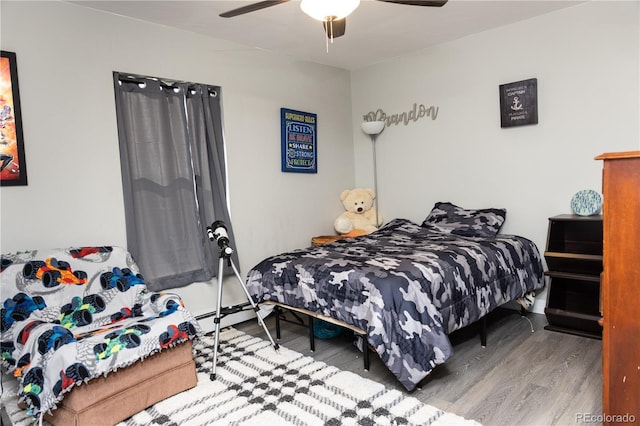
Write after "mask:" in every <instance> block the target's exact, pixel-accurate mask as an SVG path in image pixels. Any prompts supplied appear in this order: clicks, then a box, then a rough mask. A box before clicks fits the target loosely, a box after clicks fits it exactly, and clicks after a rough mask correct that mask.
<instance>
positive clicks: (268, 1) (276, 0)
mask: <svg viewBox="0 0 640 426" xmlns="http://www.w3.org/2000/svg"><path fill="white" fill-rule="evenodd" d="M288 1H289V0H265V1H259V2H257V3H252V4H250V5H247V6H242V7H239V8H237V9H233V10H230V11H228V12H224V13H221V14H220V15H219V16H220V17H221V18H233V17H234V16H238V15H244V14H245V13H249V12H255V11H256V10H260V9H265V8H267V7H271V6H275V5H278V4H280V3H286V2H288Z"/></svg>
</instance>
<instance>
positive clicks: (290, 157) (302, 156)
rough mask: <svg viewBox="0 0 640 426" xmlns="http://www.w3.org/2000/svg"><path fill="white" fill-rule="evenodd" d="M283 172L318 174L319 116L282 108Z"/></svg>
mask: <svg viewBox="0 0 640 426" xmlns="http://www.w3.org/2000/svg"><path fill="white" fill-rule="evenodd" d="M280 127H281V132H280V133H281V150H282V171H283V172H295V173H317V172H318V131H317V129H318V116H317V115H316V114H312V113H310V112H302V111H296V110H293V109H288V108H280Z"/></svg>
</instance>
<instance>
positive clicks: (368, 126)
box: [362, 121, 385, 228]
mask: <svg viewBox="0 0 640 426" xmlns="http://www.w3.org/2000/svg"><path fill="white" fill-rule="evenodd" d="M384 125H385V122H384V121H365V122H364V123H362V131H363V132H365V133H366V134H368V135H369V137H370V138H371V144H372V145H373V191H374V192H375V193H376V198H375V199H374V201H375V203H376V228H377V227H378V226H379V222H378V198H379V197H378V167H377V166H376V139H377V138H378V135H379V134H380V133H381V132H382V131H383V130H384Z"/></svg>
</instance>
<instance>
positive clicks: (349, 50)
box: [72, 0, 584, 70]
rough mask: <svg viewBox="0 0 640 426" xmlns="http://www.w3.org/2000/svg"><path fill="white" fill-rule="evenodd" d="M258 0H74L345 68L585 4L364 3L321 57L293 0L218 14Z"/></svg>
mask: <svg viewBox="0 0 640 426" xmlns="http://www.w3.org/2000/svg"><path fill="white" fill-rule="evenodd" d="M256 2H257V0H256V1H254V0H245V1H238V0H196V1H185V0H174V1H169V0H161V1H152V0H142V1H137V0H128V1H117V0H110V1H97V0H96V1H94V0H90V1H72V3H75V4H80V5H82V6H85V7H89V8H94V9H100V10H103V11H107V12H111V13H114V14H118V15H123V16H128V17H131V18H136V19H140V20H143V21H148V22H155V23H158V24H163V25H167V26H170V27H174V28H179V29H182V30H187V31H192V32H196V33H200V34H206V35H210V36H212V37H215V38H220V39H225V40H230V41H234V42H238V43H242V44H244V45H248V46H252V47H255V48H259V49H265V50H270V51H275V52H280V53H284V54H286V55H290V56H293V57H297V58H299V59H302V60H308V61H312V62H317V63H321V64H326V65H331V66H335V67H340V68H345V69H349V70H353V69H356V68H360V67H363V66H367V65H371V64H374V63H376V62H380V61H383V60H388V59H390V58H393V57H396V56H400V55H403V54H405V53H408V52H412V51H416V50H420V49H424V48H427V47H430V46H433V45H435V44H438V43H443V42H446V41H451V40H455V39H458V38H461V37H464V36H467V35H469V34H474V33H478V32H481V31H485V30H488V29H491V28H495V27H499V26H503V25H508V24H510V23H513V22H517V21H521V20H525V19H528V18H531V17H534V16H537V15H542V14H545V13H549V12H552V11H554V10H558V9H562V8H566V7H570V6H575V5H577V4H579V3H584V1H579V0H550V1H547V0H498V1H485V0H449V2H448V3H447V4H445V5H444V6H443V7H441V8H437V7H416V6H406V5H398V4H391V3H384V2H380V1H376V0H362V1H361V3H360V6H359V7H358V8H357V9H356V10H355V11H354V12H353V13H352V14H351V15H349V17H348V18H347V29H346V33H345V35H344V36H342V37H339V38H336V39H335V40H334V42H333V44H329V45H328V52H327V44H326V37H325V34H324V30H323V29H322V24H321V23H320V22H318V21H315V20H313V19H312V18H310V17H309V16H307V15H305V14H304V13H303V12H302V11H301V10H300V2H299V0H291V1H289V2H288V3H283V4H279V5H276V6H272V7H269V8H266V9H262V10H259V11H256V12H251V13H249V14H245V15H241V16H236V17H234V18H220V17H219V16H218V14H220V13H222V12H226V11H228V10H231V9H235V8H237V7H241V6H244V5H247V4H251V3H256ZM541 31H544V29H541Z"/></svg>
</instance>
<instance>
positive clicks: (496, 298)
mask: <svg viewBox="0 0 640 426" xmlns="http://www.w3.org/2000/svg"><path fill="white" fill-rule="evenodd" d="M543 286H544V281H543V268H542V263H541V258H540V253H539V252H538V249H537V247H536V246H535V244H534V243H533V242H531V241H529V240H528V239H525V238H522V237H519V236H513V235H501V234H499V235H498V236H496V237H494V238H479V237H461V236H456V235H452V234H443V233H438V232H433V231H430V230H427V229H425V228H423V227H421V226H419V225H417V224H414V223H412V222H410V221H408V220H405V219H395V220H393V221H391V222H389V223H388V224H387V225H385V226H384V227H383V228H381V229H380V230H379V231H376V232H374V233H372V234H369V235H365V236H361V237H357V238H350V239H345V240H341V241H337V242H334V243H331V244H326V245H322V246H319V247H310V248H306V249H301V250H296V251H293V252H290V253H284V254H280V255H276V256H272V257H269V258H267V259H265V260H263V261H262V262H260V263H259V264H258V265H256V266H255V267H254V268H253V269H252V270H251V271H250V272H249V275H248V279H247V288H248V290H249V292H250V293H251V295H252V297H253V298H254V300H255V301H256V302H262V301H267V300H271V301H277V302H280V303H283V304H286V305H289V306H294V307H299V308H304V309H307V310H310V311H314V312H318V313H321V314H322V315H326V316H328V317H332V318H335V319H338V320H341V321H344V322H346V323H348V324H351V325H353V326H355V327H358V328H360V329H363V330H366V331H367V335H368V337H367V338H368V342H369V344H370V345H371V346H372V347H373V348H375V350H376V351H377V353H378V355H379V356H380V359H381V360H382V361H383V362H384V363H385V365H387V367H388V368H389V370H391V372H392V373H393V374H394V375H395V376H396V377H397V378H398V380H399V381H400V382H401V383H402V384H403V385H404V386H405V387H406V388H407V390H413V389H414V388H415V387H416V385H417V384H418V383H419V382H420V381H421V380H422V379H423V378H424V377H426V376H427V375H428V374H429V373H430V372H431V370H432V369H433V368H434V367H435V366H436V365H438V364H442V363H444V362H445V361H446V360H447V359H448V358H449V357H450V356H451V355H452V353H453V351H452V347H451V343H450V341H449V338H448V334H449V333H451V332H452V331H454V330H457V329H459V328H461V327H464V326H466V325H468V324H471V323H473V322H475V321H477V320H478V319H480V318H481V317H483V316H484V315H486V314H487V313H489V312H490V311H492V310H493V309H495V308H496V307H498V306H500V305H502V304H504V303H506V302H509V301H511V300H515V299H517V298H520V297H522V296H524V295H525V294H526V293H528V292H530V291H532V290H537V289H540V288H542V287H543Z"/></svg>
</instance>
